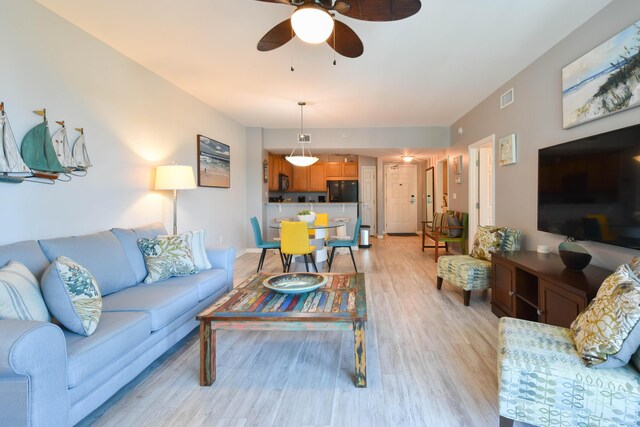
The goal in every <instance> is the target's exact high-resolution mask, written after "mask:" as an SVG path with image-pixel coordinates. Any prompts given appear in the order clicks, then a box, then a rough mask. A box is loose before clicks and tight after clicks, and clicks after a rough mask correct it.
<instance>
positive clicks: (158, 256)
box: [138, 235, 199, 284]
mask: <svg viewBox="0 0 640 427" xmlns="http://www.w3.org/2000/svg"><path fill="white" fill-rule="evenodd" d="M138 247H139V248H140V251H141V252H142V255H143V256H144V263H145V265H146V267H147V277H146V278H145V279H144V283H147V284H148V283H153V282H157V281H160V280H165V279H168V278H169V277H173V276H188V275H190V274H195V273H197V272H198V271H199V270H198V267H197V266H196V265H195V263H194V261H193V253H192V251H191V243H190V241H189V238H188V237H187V236H185V235H178V236H158V237H157V238H155V239H144V238H142V239H138Z"/></svg>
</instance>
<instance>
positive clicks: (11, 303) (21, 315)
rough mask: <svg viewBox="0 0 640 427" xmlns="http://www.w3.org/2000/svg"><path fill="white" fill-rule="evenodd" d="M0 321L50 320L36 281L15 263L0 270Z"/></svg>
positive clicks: (26, 269)
mask: <svg viewBox="0 0 640 427" xmlns="http://www.w3.org/2000/svg"><path fill="white" fill-rule="evenodd" d="M0 319H15V320H39V321H41V322H49V321H50V320H51V316H50V315H49V310H47V306H46V304H45V303H44V298H42V292H41V290H40V285H39V284H38V281H37V280H36V278H35V277H34V276H33V274H32V273H31V272H30V271H29V269H28V268H27V267H25V266H24V265H23V264H21V263H19V262H17V261H10V262H9V264H7V265H6V266H4V267H3V268H0Z"/></svg>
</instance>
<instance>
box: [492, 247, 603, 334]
mask: <svg viewBox="0 0 640 427" xmlns="http://www.w3.org/2000/svg"><path fill="white" fill-rule="evenodd" d="M491 267H492V282H493V290H492V291H491V311H492V312H493V313H494V314H495V315H496V316H498V317H502V316H509V317H516V318H518V319H525V320H532V321H536V322H541V323H548V324H550V325H556V326H562V327H564V328H568V327H569V325H571V322H573V320H574V319H575V318H576V316H577V315H578V313H580V312H581V311H582V310H584V308H585V307H586V306H587V304H589V302H590V301H591V300H592V299H593V298H594V297H595V296H596V293H597V292H598V288H599V287H600V285H601V284H602V281H603V280H604V279H605V278H607V277H608V276H609V275H610V274H611V273H612V272H611V271H609V270H605V269H604V268H600V267H595V266H592V265H589V266H587V268H585V269H584V270H583V271H580V272H576V271H572V270H569V269H567V268H566V267H565V266H564V264H563V263H562V260H561V259H560V256H558V255H556V254H540V253H538V252H533V251H519V252H501V253H495V254H493V255H492V256H491Z"/></svg>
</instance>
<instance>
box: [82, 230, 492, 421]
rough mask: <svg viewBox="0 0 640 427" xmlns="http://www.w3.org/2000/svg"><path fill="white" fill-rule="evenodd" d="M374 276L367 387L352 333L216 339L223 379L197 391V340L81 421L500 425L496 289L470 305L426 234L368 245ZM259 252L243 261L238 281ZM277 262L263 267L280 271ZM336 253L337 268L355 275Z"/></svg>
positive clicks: (363, 264)
mask: <svg viewBox="0 0 640 427" xmlns="http://www.w3.org/2000/svg"><path fill="white" fill-rule="evenodd" d="M372 243H373V247H372V248H371V249H364V250H360V251H356V252H355V256H356V262H357V264H358V267H359V269H360V270H361V271H364V272H365V274H366V285H367V305H368V307H367V308H368V314H369V321H368V322H367V325H366V334H367V343H366V344H367V385H368V387H367V388H365V389H357V388H355V387H354V383H353V376H354V361H353V357H354V356H353V334H352V333H351V332H255V331H253V332H250V331H247V332H245V331H241V332H240V331H219V332H218V341H217V343H218V358H217V359H218V365H217V366H218V370H217V375H218V377H217V380H216V382H215V383H214V384H213V385H212V386H211V387H200V386H199V385H198V367H199V345H198V337H197V335H196V334H195V333H193V334H191V335H189V336H188V337H187V338H185V340H183V341H182V342H181V343H179V344H178V345H176V347H175V348H174V349H173V350H172V351H171V352H169V353H168V354H167V355H165V356H163V357H162V358H161V359H159V360H158V361H156V362H155V363H154V364H153V365H152V366H151V367H149V368H148V369H147V370H145V371H144V372H143V373H142V374H141V375H140V376H139V377H138V378H136V379H135V380H134V381H133V382H132V383H131V384H129V385H128V386H127V387H125V389H123V390H121V391H120V392H119V393H118V394H117V395H115V396H114V397H113V398H112V399H111V400H109V401H108V402H107V403H105V405H103V407H101V408H100V409H98V410H97V411H95V412H94V413H93V414H92V415H90V416H89V417H88V418H87V419H85V420H84V421H83V423H82V424H83V425H95V426H117V427H123V426H133V425H135V426H142V425H149V426H169V425H175V426H253V425H261V426H262V425H264V426H289V425H290V426H421V425H426V426H497V425H498V404H497V394H498V391H497V388H498V385H497V377H496V363H497V361H496V346H497V342H498V334H497V332H498V318H497V317H495V316H494V315H493V314H492V313H491V310H490V307H489V293H488V292H484V293H483V292H474V293H473V294H472V296H471V305H470V306H469V307H464V305H463V304H462V291H460V290H459V289H454V288H453V287H451V286H450V285H449V284H447V283H446V282H445V284H444V285H443V287H442V290H441V291H438V290H436V287H435V275H436V264H435V263H434V262H433V252H432V251H429V250H427V251H426V252H424V253H423V252H422V251H421V250H420V238H418V237H385V238H384V239H381V240H378V239H372ZM258 257H259V254H253V253H251V254H245V255H243V256H241V257H240V258H238V260H237V261H236V273H235V279H234V282H235V283H236V284H237V283H240V282H241V281H242V280H244V279H245V278H247V277H248V276H250V275H251V274H253V273H254V272H255V268H256V266H257V264H258ZM279 268H280V260H279V257H278V256H277V255H274V254H269V255H268V256H267V260H266V261H265V268H264V271H278V269H279ZM352 269H353V266H352V264H351V259H350V258H349V255H340V256H338V255H336V261H335V265H334V269H333V271H352Z"/></svg>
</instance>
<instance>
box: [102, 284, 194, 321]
mask: <svg viewBox="0 0 640 427" xmlns="http://www.w3.org/2000/svg"><path fill="white" fill-rule="evenodd" d="M197 303H198V286H197V285H196V284H195V282H194V281H185V282H183V283H180V282H179V283H175V282H174V281H173V280H165V281H163V282H158V283H154V284H151V285H147V284H140V285H138V286H134V287H132V288H128V289H125V290H123V291H120V292H117V293H115V294H111V295H108V296H106V297H104V298H103V299H102V311H103V312H111V311H143V312H146V313H148V314H149V315H150V316H151V330H152V331H157V330H158V329H161V328H162V327H164V326H165V325H167V324H169V323H170V322H171V321H172V320H174V319H176V318H177V317H178V316H180V315H181V314H183V313H184V312H185V311H187V310H189V309H190V308H191V307H193V306H195V305H196V304H197Z"/></svg>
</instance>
